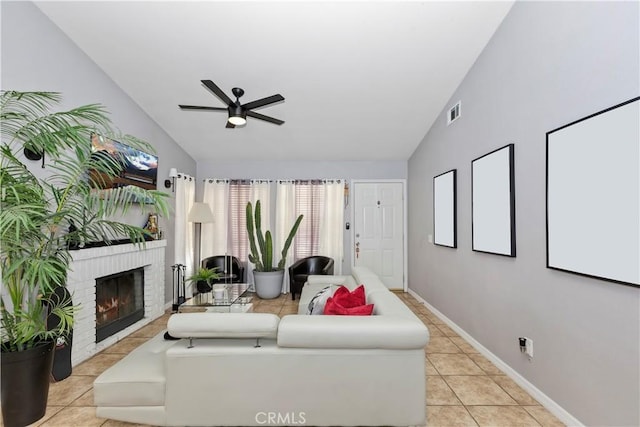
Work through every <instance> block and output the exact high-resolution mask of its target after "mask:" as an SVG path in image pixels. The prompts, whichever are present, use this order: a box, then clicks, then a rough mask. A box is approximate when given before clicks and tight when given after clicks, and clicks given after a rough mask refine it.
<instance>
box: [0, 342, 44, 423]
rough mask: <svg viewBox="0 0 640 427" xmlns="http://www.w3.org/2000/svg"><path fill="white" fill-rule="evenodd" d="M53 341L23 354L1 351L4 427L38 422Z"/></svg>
mask: <svg viewBox="0 0 640 427" xmlns="http://www.w3.org/2000/svg"><path fill="white" fill-rule="evenodd" d="M54 344H55V343H54V342H47V343H43V344H40V345H37V346H36V347H34V348H31V349H29V350H26V351H15V352H2V356H1V358H0V359H1V363H2V365H1V366H2V381H1V382H2V384H1V387H2V388H1V390H0V393H1V394H2V419H3V422H4V425H5V427H23V426H26V425H29V424H32V423H34V422H36V421H38V420H39V419H40V418H42V417H43V416H44V413H45V411H46V410H47V397H48V394H49V378H50V375H51V368H52V366H53V355H54V352H53V348H54Z"/></svg>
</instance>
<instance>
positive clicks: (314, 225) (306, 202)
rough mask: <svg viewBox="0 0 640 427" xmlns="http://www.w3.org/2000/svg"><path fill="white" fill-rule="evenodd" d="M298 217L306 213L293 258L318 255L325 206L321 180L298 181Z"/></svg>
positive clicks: (296, 187) (296, 188)
mask: <svg viewBox="0 0 640 427" xmlns="http://www.w3.org/2000/svg"><path fill="white" fill-rule="evenodd" d="M295 192H296V198H295V200H296V217H297V216H298V215H304V220H303V221H302V223H301V224H300V228H298V233H297V234H296V237H295V239H294V245H293V251H292V254H293V259H294V260H298V259H301V258H305V257H308V256H312V255H318V253H319V249H320V216H321V214H322V210H323V206H324V189H323V184H322V182H321V181H299V182H296V186H295Z"/></svg>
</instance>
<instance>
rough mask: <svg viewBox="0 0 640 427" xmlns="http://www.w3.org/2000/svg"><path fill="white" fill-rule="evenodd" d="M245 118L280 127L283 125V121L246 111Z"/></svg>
mask: <svg viewBox="0 0 640 427" xmlns="http://www.w3.org/2000/svg"><path fill="white" fill-rule="evenodd" d="M247 116H249V117H253V118H254V119H260V120H264V121H265V122H270V123H275V124H277V125H281V124H283V123H284V121H283V120H280V119H274V118H273V117H269V116H265V115H264V114H259V113H256V112H255V111H247Z"/></svg>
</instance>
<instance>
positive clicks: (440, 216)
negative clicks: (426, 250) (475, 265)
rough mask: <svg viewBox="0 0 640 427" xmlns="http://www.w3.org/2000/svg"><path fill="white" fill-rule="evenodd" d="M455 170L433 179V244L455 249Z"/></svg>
mask: <svg viewBox="0 0 640 427" xmlns="http://www.w3.org/2000/svg"><path fill="white" fill-rule="evenodd" d="M456 240H457V239H456V170H455V169H453V170H450V171H449V172H445V173H443V174H441V175H438V176H436V177H434V178H433V243H435V244H436V245H440V246H448V247H451V248H455V247H457V241H456Z"/></svg>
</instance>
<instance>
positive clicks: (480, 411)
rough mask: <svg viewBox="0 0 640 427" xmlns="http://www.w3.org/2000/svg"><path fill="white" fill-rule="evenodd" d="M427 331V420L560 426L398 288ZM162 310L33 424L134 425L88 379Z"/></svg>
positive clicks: (290, 304) (153, 329) (148, 331)
mask: <svg viewBox="0 0 640 427" xmlns="http://www.w3.org/2000/svg"><path fill="white" fill-rule="evenodd" d="M397 295H398V296H399V297H400V298H401V299H402V301H403V302H404V303H405V304H406V305H407V306H408V307H409V308H411V310H413V312H414V313H415V314H416V315H417V316H418V317H419V318H420V319H421V320H422V321H423V322H424V323H425V324H426V325H427V327H428V328H429V331H430V333H431V340H430V342H429V345H427V347H426V348H425V353H426V356H427V357H426V372H427V374H426V378H425V381H426V382H427V401H426V402H425V405H426V407H427V426H442V427H456V426H492V427H516V426H549V427H552V426H553V427H555V426H563V425H564V424H562V423H561V422H560V421H559V420H558V419H557V418H556V417H555V416H553V415H552V414H551V413H550V412H549V411H547V410H546V409H545V408H544V407H542V406H541V405H540V404H539V403H538V402H537V401H536V400H535V399H533V398H532V397H531V396H529V395H528V394H527V393H526V392H525V391H524V390H523V389H522V388H520V387H519V386H518V385H517V384H516V383H515V382H513V381H512V380H511V379H510V378H509V377H507V376H506V375H505V374H504V373H503V372H501V371H500V370H499V369H498V368H496V367H495V366H494V365H493V364H492V363H491V362H490V361H489V360H487V359H486V358H485V357H484V356H482V355H481V354H479V353H478V352H477V351H476V350H475V349H474V348H473V347H472V346H471V345H469V343H467V342H466V341H465V340H464V339H463V338H461V337H460V336H459V335H457V334H456V333H455V332H454V331H453V330H452V329H451V328H449V327H448V326H447V325H445V324H444V323H443V322H442V321H441V320H440V319H438V318H437V317H436V316H435V315H434V314H433V313H431V312H430V311H429V310H427V309H426V307H424V305H422V304H420V303H419V302H418V301H417V300H416V299H415V298H413V297H412V296H411V295H409V294H406V293H398V294H397ZM297 303H298V301H291V296H290V295H283V296H281V297H280V298H277V299H274V300H258V299H254V310H253V311H254V312H259V313H274V314H278V315H279V316H281V317H282V316H284V315H286V314H295V313H297ZM169 316H170V314H165V315H164V316H162V317H161V318H159V319H156V320H155V321H153V322H152V323H150V324H149V325H147V326H145V327H143V328H141V329H140V330H138V331H136V332H135V333H133V334H132V335H130V336H128V337H127V338H124V339H123V340H121V341H119V342H118V343H116V344H114V345H112V346H111V347H109V348H107V349H105V350H103V351H102V352H100V353H99V354H97V355H95V356H94V357H92V358H91V359H89V360H87V361H85V362H83V363H81V364H80V365H78V366H76V367H74V369H73V374H72V375H71V376H70V377H69V378H67V379H65V380H64V381H61V382H59V383H54V384H51V388H50V391H49V402H48V404H49V406H48V408H47V413H46V414H45V416H44V417H43V418H42V419H41V420H39V421H38V422H37V423H35V424H33V425H34V426H43V427H54V426H64V427H67V426H73V427H91V426H103V427H115V426H134V424H129V423H123V422H119V421H114V420H106V419H102V418H97V417H96V415H95V408H94V406H93V387H92V386H93V380H94V379H95V378H96V377H97V376H98V375H100V373H101V372H103V371H104V370H105V369H107V368H108V367H109V366H111V365H113V364H114V363H116V362H117V361H118V360H120V359H121V358H122V357H124V356H125V355H126V354H127V353H128V352H130V351H131V350H132V349H134V348H136V347H137V346H139V345H140V344H142V343H144V342H145V341H147V340H148V339H149V338H151V337H154V336H155V335H157V334H158V333H159V332H161V331H163V330H164V328H165V327H166V323H167V319H168V318H169ZM0 425H2V424H1V423H0Z"/></svg>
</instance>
